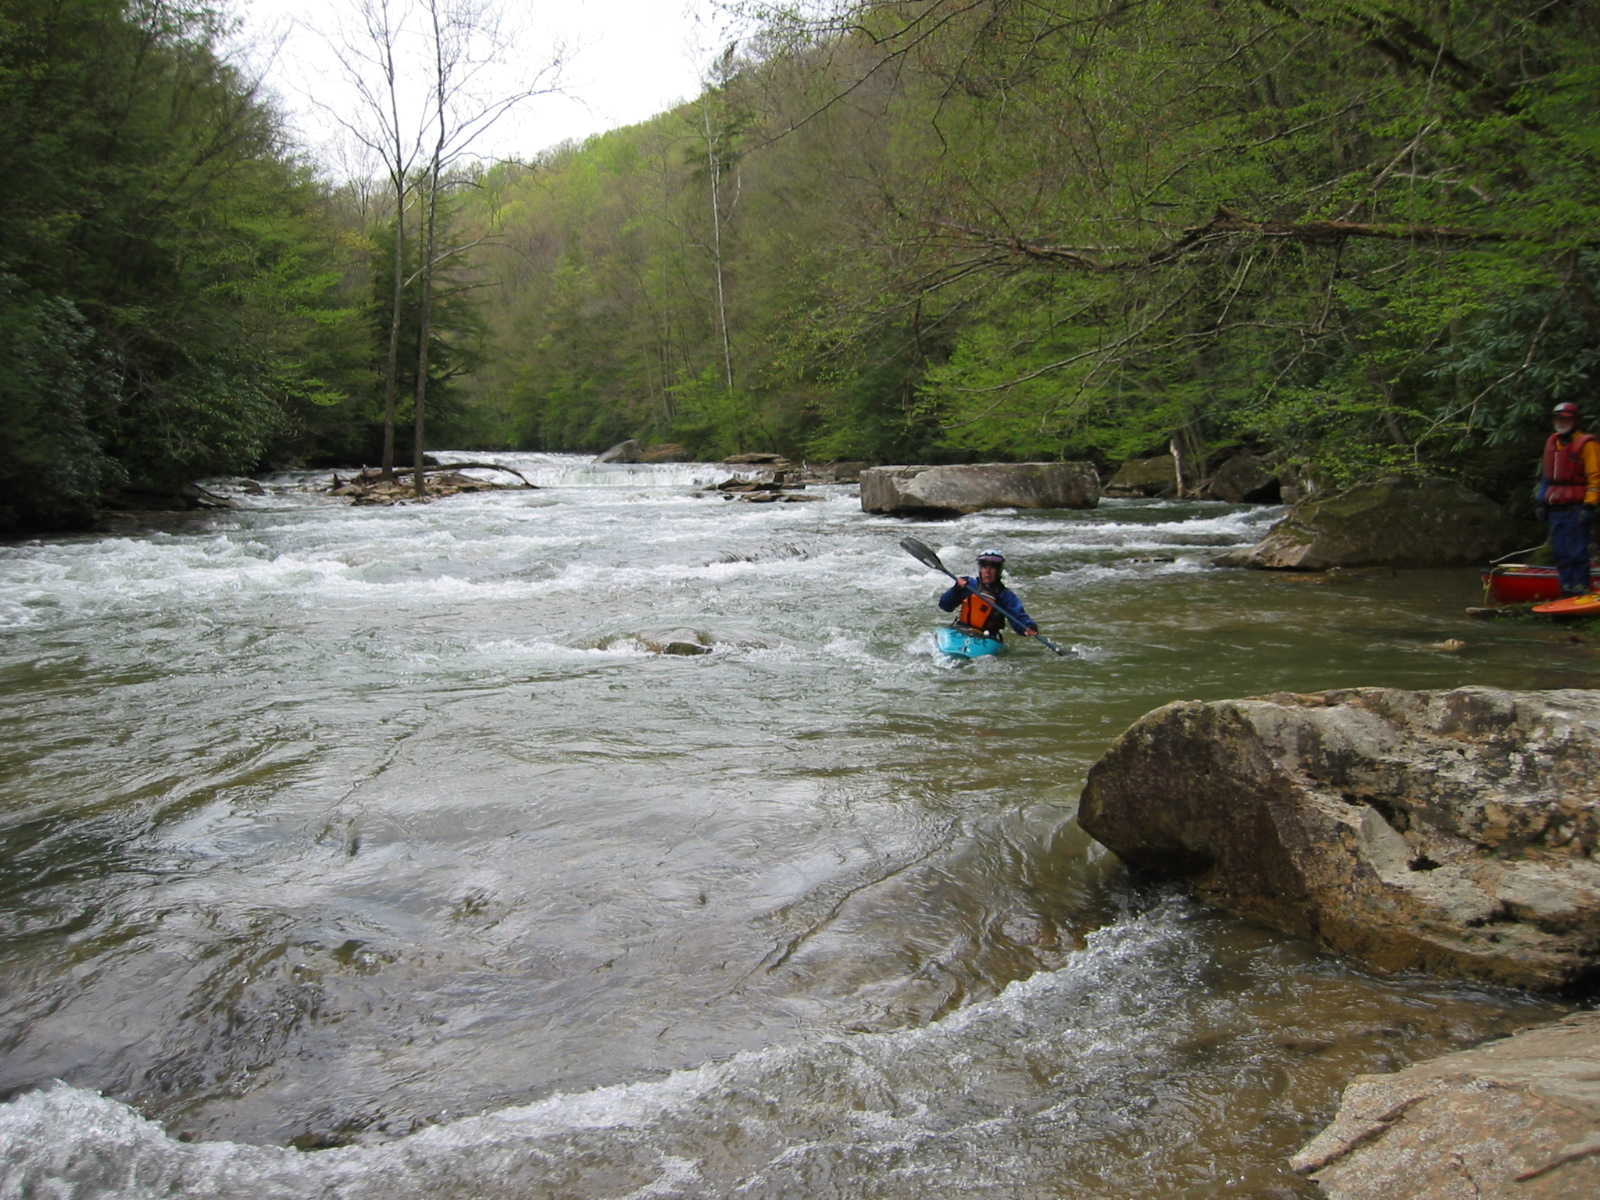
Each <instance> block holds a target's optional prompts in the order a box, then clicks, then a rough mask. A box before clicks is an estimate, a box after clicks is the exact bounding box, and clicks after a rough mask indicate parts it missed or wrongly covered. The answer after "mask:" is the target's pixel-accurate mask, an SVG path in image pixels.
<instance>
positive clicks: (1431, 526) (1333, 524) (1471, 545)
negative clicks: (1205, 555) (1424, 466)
mask: <svg viewBox="0 0 1600 1200" xmlns="http://www.w3.org/2000/svg"><path fill="white" fill-rule="evenodd" d="M1525 536H1526V531H1525V530H1523V529H1522V528H1521V526H1520V525H1519V524H1518V523H1517V522H1516V521H1515V520H1514V519H1513V518H1512V517H1511V516H1510V515H1509V514H1508V513H1507V512H1506V510H1505V508H1504V507H1503V506H1502V505H1500V504H1498V503H1497V502H1495V501H1494V500H1491V499H1489V498H1488V497H1487V496H1482V495H1479V494H1478V493H1477V492H1474V491H1471V490H1470V489H1468V488H1466V487H1463V486H1462V485H1461V484H1459V483H1456V482H1455V481H1454V480H1448V479H1423V480H1417V479H1387V480H1382V481H1380V482H1377V483H1369V484H1363V485H1361V486H1359V487H1353V488H1350V489H1348V490H1346V491H1343V492H1337V493H1335V494H1334V495H1331V496H1322V497H1316V498H1313V499H1310V500H1302V501H1301V502H1300V503H1299V504H1296V505H1295V506H1294V507H1293V508H1292V509H1290V510H1289V513H1288V515H1287V516H1285V517H1284V518H1283V520H1281V521H1279V522H1278V523H1277V524H1276V525H1274V526H1273V527H1272V529H1271V530H1270V531H1269V532H1268V533H1267V536H1266V537H1265V538H1263V539H1262V540H1261V541H1260V542H1258V543H1256V544H1255V545H1254V546H1248V547H1243V548H1240V549H1238V550H1231V551H1229V552H1228V553H1226V554H1223V555H1221V556H1219V557H1218V558H1217V559H1216V562H1217V565H1219V566H1225V567H1259V568H1266V569H1270V570H1301V571H1320V570H1326V569H1327V568H1329V567H1357V566H1387V567H1455V566H1467V565H1473V564H1478V563H1483V562H1487V561H1488V560H1490V559H1492V558H1494V557H1495V556H1496V555H1499V554H1503V553H1505V552H1506V551H1508V550H1510V549H1512V548H1514V547H1515V546H1516V545H1517V543H1518V541H1519V540H1520V539H1521V538H1523V537H1525Z"/></svg>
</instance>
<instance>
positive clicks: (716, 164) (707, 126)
mask: <svg viewBox="0 0 1600 1200" xmlns="http://www.w3.org/2000/svg"><path fill="white" fill-rule="evenodd" d="M700 116H701V120H702V122H703V126H704V130H705V138H706V172H707V173H708V174H709V175H710V176H711V263H712V266H713V268H714V269H715V274H716V279H717V330H718V332H719V333H720V334H721V335H722V377H723V386H724V387H725V388H726V389H727V390H728V391H730V392H731V391H733V346H732V345H731V343H730V342H729V339H728V301H727V296H726V295H725V293H724V290H723V282H722V199H721V196H720V195H719V187H720V182H721V181H720V178H719V176H720V175H721V174H722V160H721V158H720V157H719V156H718V154H717V135H716V134H715V133H714V132H713V131H712V128H711V108H710V106H709V105H708V104H706V103H705V102H704V101H702V102H701V104H700Z"/></svg>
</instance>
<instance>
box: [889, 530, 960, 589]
mask: <svg viewBox="0 0 1600 1200" xmlns="http://www.w3.org/2000/svg"><path fill="white" fill-rule="evenodd" d="M900 548H901V549H902V550H904V551H905V552H906V553H907V554H909V555H911V557H912V558H914V559H916V560H917V561H918V562H920V563H921V564H922V565H923V566H925V567H932V568H933V569H934V570H935V571H943V572H944V573H945V574H946V575H950V571H949V569H948V568H946V567H945V565H944V563H942V562H940V561H939V556H938V554H936V553H935V552H934V549H933V547H932V546H930V545H928V544H927V543H926V542H919V541H917V539H916V538H914V537H904V538H901V539H900ZM950 578H952V579H954V578H955V576H954V575H950Z"/></svg>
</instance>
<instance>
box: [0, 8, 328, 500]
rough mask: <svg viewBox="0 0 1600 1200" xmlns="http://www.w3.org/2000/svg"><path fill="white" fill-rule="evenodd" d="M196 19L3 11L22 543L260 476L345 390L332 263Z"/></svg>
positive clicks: (4, 217) (273, 122)
mask: <svg viewBox="0 0 1600 1200" xmlns="http://www.w3.org/2000/svg"><path fill="white" fill-rule="evenodd" d="M225 28H226V25H225V22H224V20H223V19H222V18H221V17H220V16H219V15H218V14H217V13H216V12H215V11H213V10H211V9H209V8H207V7H205V6H204V5H196V6H169V5H164V4H144V3H121V2H118V0H48V2H47V0H12V2H11V3H9V4H8V5H7V6H6V10H5V13H4V14H3V16H0V120H3V122H4V124H5V126H6V128H7V129H8V130H9V131H10V133H9V135H8V137H7V138H6V139H5V140H4V142H3V144H0V169H3V170H4V172H5V175H6V178H7V180H8V187H9V189H10V190H9V194H8V204H7V205H6V206H5V208H4V210H3V211H0V270H3V271H5V272H6V273H7V278H8V281H9V282H8V286H7V288H6V292H5V301H4V303H5V305H6V308H5V316H4V323H5V328H6V331H7V333H8V334H10V335H11V336H10V338H8V346H7V354H8V356H9V358H10V361H11V365H12V368H13V369H12V370H11V371H9V372H8V379H7V381H6V383H5V391H6V401H7V412H8V415H11V416H13V417H14V418H15V419H16V420H17V422H18V427H19V429H20V430H21V431H22V435H21V437H20V438H19V439H18V440H17V444H16V445H15V446H14V447H13V448H12V449H11V450H9V451H8V456H7V457H8V464H7V467H6V468H5V470H4V471H3V473H0V508H3V509H4V510H6V511H8V512H10V513H11V514H13V517H12V520H13V521H14V522H15V523H17V524H19V525H37V524H42V523H52V524H62V523H69V522H71V521H82V520H85V519H87V517H88V515H89V514H90V513H91V512H92V510H93V506H94V504H95V503H96V502H98V501H99V500H101V499H102V498H103V495H104V493H105V492H106V490H107V489H109V488H111V487H114V486H120V485H126V486H130V487H134V488H139V489H147V490H159V491H171V490H174V489H175V488H176V487H177V486H178V485H180V484H182V483H185V482H188V481H190V480H192V479H194V478H195V477H197V476H200V475H204V474H209V473H214V472H222V471H239V470H245V469H248V468H250V467H251V466H253V465H254V464H255V463H257V462H258V461H260V459H261V458H262V456H263V455H264V454H266V453H267V452H268V451H269V449H270V448H271V447H272V446H273V445H274V442H275V439H277V438H279V437H280V436H281V435H283V434H284V433H285V432H286V431H288V430H290V429H291V428H292V427H293V426H294V424H295V421H296V418H297V417H298V415H299V414H300V413H301V412H302V411H304V410H306V409H309V408H314V407H316V406H318V405H320V404H323V403H325V402H327V401H328V399H329V398H330V394H331V393H333V392H334V391H335V390H336V388H337V386H338V382H339V381H338V379H337V374H338V370H339V359H340V356H339V353H338V351H337V348H336V347H337V344H338V341H339V339H340V335H341V333H342V332H344V331H345V330H346V329H347V327H348V321H349V319H350V316H351V314H350V313H349V312H348V311H344V312H341V310H340V308H339V306H338V302H337V297H336V294H335V293H336V290H337V289H336V287H335V285H334V280H335V278H336V276H337V274H338V269H337V259H336V258H335V257H334V256H333V255H331V254H330V253H329V250H330V246H329V243H328V240H327V239H326V238H324V237H323V236H322V234H321V231H320V229H319V223H318V216H319V214H318V212H317V211H316V199H317V198H316V195H315V191H314V188H313V187H312V185H311V183H310V181H309V179H308V178H307V176H306V175H305V174H304V173H303V172H302V171H301V170H300V169H299V168H298V167H296V166H295V165H294V164H293V163H292V161H291V160H290V159H289V158H288V157H287V155H286V153H285V150H284V148H283V144H282V140H281V137H280V134H279V129H278V124H277V118H276V116H275V115H274V114H273V112H272V111H271V110H270V109H268V108H267V107H265V106H264V105H263V104H261V103H260V102H259V101H258V100H257V99H256V98H255V96H254V94H253V90H252V87H251V85H250V84H249V82H248V81H246V80H244V79H243V78H241V77H240V76H239V74H238V73H237V71H236V70H235V69H234V68H233V67H232V66H230V65H228V64H227V63H226V62H225V61H224V60H223V59H222V58H221V57H219V55H218V53H217V51H216V49H215V47H216V45H217V43H218V40H219V39H220V38H221V36H222V35H223V33H224V31H225Z"/></svg>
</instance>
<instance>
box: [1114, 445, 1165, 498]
mask: <svg viewBox="0 0 1600 1200" xmlns="http://www.w3.org/2000/svg"><path fill="white" fill-rule="evenodd" d="M1106 491H1107V492H1108V493H1110V494H1111V495H1114V496H1175V495H1177V492H1178V460H1177V459H1175V458H1173V457H1172V455H1170V454H1156V455H1153V456H1151V457H1150V458H1130V459H1129V460H1128V461H1127V462H1125V463H1123V464H1122V465H1121V466H1120V467H1118V468H1117V470H1116V473H1115V474H1114V475H1112V476H1111V478H1110V479H1108V480H1106Z"/></svg>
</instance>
